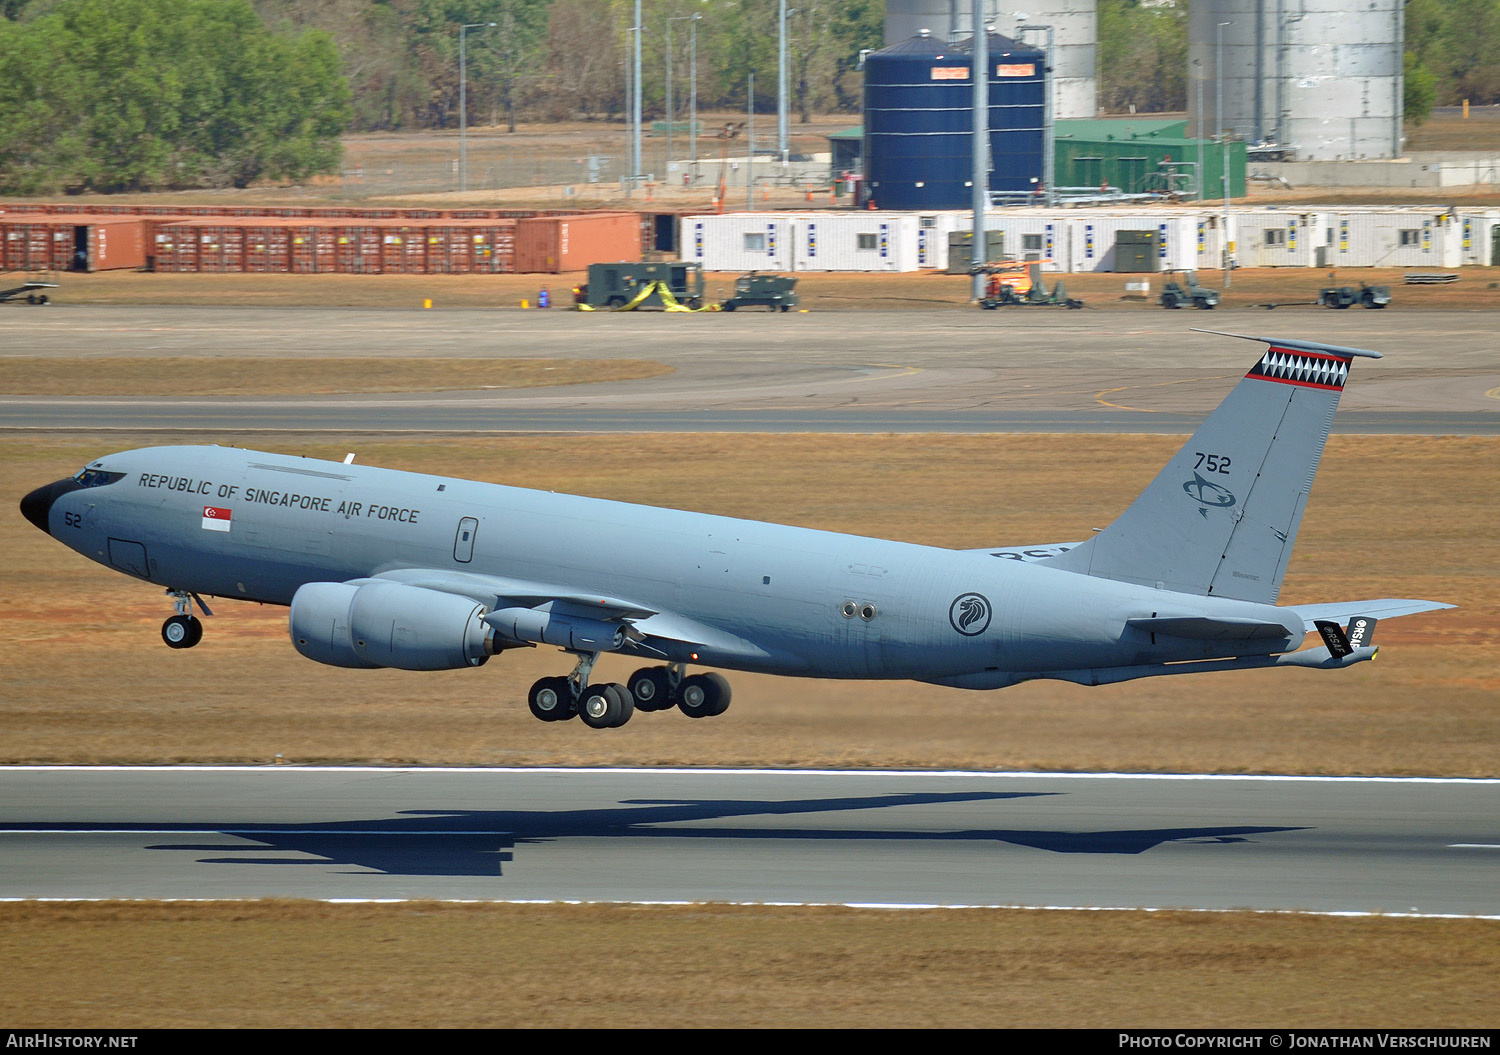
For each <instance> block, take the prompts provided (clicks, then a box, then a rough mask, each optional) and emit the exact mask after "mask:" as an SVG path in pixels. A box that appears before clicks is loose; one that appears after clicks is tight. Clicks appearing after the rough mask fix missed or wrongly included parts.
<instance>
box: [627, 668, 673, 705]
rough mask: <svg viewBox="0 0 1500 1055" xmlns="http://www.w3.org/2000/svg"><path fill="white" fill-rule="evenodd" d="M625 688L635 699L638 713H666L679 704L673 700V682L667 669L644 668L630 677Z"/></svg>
mask: <svg viewBox="0 0 1500 1055" xmlns="http://www.w3.org/2000/svg"><path fill="white" fill-rule="evenodd" d="M625 688H626V689H627V690H628V691H629V693H630V695H631V696H632V697H634V699H635V709H636V710H638V711H647V712H650V711H665V710H666V709H667V708H669V707H671V706H673V704H675V703H676V702H677V701H676V700H674V699H673V698H672V680H671V678H669V677H668V676H667V668H666V667H642V668H641V669H640V670H638V671H636V672H635V673H634V674H632V675H630V680H629V681H627V682H625Z"/></svg>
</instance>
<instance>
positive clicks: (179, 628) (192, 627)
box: [161, 590, 213, 648]
mask: <svg viewBox="0 0 1500 1055" xmlns="http://www.w3.org/2000/svg"><path fill="white" fill-rule="evenodd" d="M167 596H168V597H170V598H172V602H173V605H174V606H175V607H176V609H177V614H176V615H174V616H172V617H171V618H170V619H168V620H167V621H166V622H165V623H163V624H162V625H161V639H162V640H163V641H165V642H166V643H167V647H168V648H192V647H193V646H194V645H196V644H197V643H198V642H200V641H202V640H203V620H201V619H199V618H198V617H197V616H195V615H194V614H193V602H194V601H197V602H198V607H199V608H201V609H203V614H204V615H213V613H212V612H210V611H209V610H208V605H206V604H204V603H203V598H201V597H199V596H198V595H197V594H194V593H189V592H188V591H186V590H168V591H167Z"/></svg>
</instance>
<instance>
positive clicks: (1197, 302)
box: [1161, 271, 1219, 309]
mask: <svg viewBox="0 0 1500 1055" xmlns="http://www.w3.org/2000/svg"><path fill="white" fill-rule="evenodd" d="M1167 274H1168V275H1170V276H1172V277H1170V278H1168V279H1167V285H1166V288H1165V289H1163V290H1162V291H1161V306H1162V307H1164V308H1186V307H1188V306H1190V305H1191V306H1192V307H1194V308H1204V309H1208V308H1216V307H1218V306H1219V291H1218V290H1216V289H1209V288H1208V287H1207V286H1200V285H1198V276H1197V274H1196V273H1195V272H1192V271H1168V272H1167ZM1179 275H1180V276H1181V278H1178V277H1177V276H1179Z"/></svg>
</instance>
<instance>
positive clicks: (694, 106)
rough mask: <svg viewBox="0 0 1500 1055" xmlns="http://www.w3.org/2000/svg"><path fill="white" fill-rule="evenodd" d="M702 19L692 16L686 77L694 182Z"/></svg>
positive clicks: (694, 176)
mask: <svg viewBox="0 0 1500 1055" xmlns="http://www.w3.org/2000/svg"><path fill="white" fill-rule="evenodd" d="M702 20H703V16H702V15H694V16H693V22H692V39H693V43H692V46H691V48H690V49H689V50H690V52H691V54H692V59H691V60H690V63H689V66H688V77H689V79H691V80H692V82H693V88H692V92H693V98H692V103H691V105H690V107H689V109H688V159H689V161H691V162H692V167H693V182H694V183H697V182H698V23H699V22H701V21H702Z"/></svg>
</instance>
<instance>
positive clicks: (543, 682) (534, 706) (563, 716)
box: [526, 678, 578, 722]
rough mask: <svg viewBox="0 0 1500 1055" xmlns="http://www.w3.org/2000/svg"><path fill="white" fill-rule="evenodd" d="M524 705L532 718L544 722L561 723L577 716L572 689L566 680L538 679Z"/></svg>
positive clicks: (527, 695)
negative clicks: (528, 709) (529, 710)
mask: <svg viewBox="0 0 1500 1055" xmlns="http://www.w3.org/2000/svg"><path fill="white" fill-rule="evenodd" d="M526 705H527V706H528V707H530V708H531V713H532V715H533V716H535V717H537V718H540V719H541V720H542V721H544V722H563V721H567V720H568V719H569V718H571V717H573V715H575V714H577V713H578V712H577V708H575V707H574V705H573V687H572V686H571V685H570V684H568V679H567V678H540V679H538V680H537V682H536V683H535V684H534V685H532V686H531V691H530V692H528V693H527V694H526Z"/></svg>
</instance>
